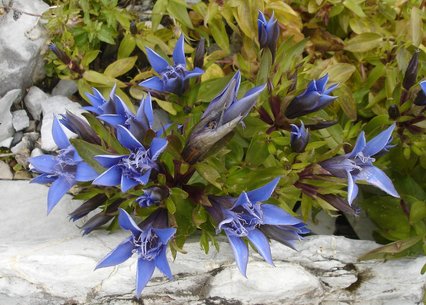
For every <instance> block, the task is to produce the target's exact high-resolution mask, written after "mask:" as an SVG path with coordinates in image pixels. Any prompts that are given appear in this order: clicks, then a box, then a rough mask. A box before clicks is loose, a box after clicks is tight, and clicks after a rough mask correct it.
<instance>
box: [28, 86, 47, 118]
mask: <svg viewBox="0 0 426 305" xmlns="http://www.w3.org/2000/svg"><path fill="white" fill-rule="evenodd" d="M48 98H49V95H47V94H46V93H44V92H43V90H41V89H39V88H38V87H36V86H32V87H31V88H30V90H28V93H27V95H26V96H25V98H24V102H25V106H26V107H27V110H28V112H29V113H30V114H31V116H32V117H33V119H34V120H37V121H38V120H40V118H41V112H42V108H41V104H42V103H44V102H45V101H46V100H47V99H48Z"/></svg>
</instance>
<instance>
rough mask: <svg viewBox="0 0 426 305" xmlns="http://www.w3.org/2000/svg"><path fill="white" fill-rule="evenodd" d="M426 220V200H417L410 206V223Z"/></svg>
mask: <svg viewBox="0 0 426 305" xmlns="http://www.w3.org/2000/svg"><path fill="white" fill-rule="evenodd" d="M421 220H426V202H424V201H420V200H416V201H415V202H414V204H412V205H411V208H410V223H411V224H415V223H416V222H418V221H421Z"/></svg>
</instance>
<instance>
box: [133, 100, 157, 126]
mask: <svg viewBox="0 0 426 305" xmlns="http://www.w3.org/2000/svg"><path fill="white" fill-rule="evenodd" d="M136 119H137V120H139V121H141V122H142V123H143V125H144V127H145V128H146V129H149V128H152V125H153V124H154V111H153V110H152V101H151V94H150V93H149V92H148V94H147V96H146V97H145V98H144V99H142V100H141V103H140V105H139V108H138V111H137V113H136Z"/></svg>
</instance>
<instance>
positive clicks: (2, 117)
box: [0, 27, 22, 141]
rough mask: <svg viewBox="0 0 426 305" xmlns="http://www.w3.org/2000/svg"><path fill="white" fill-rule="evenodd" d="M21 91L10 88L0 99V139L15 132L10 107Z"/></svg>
mask: <svg viewBox="0 0 426 305" xmlns="http://www.w3.org/2000/svg"><path fill="white" fill-rule="evenodd" d="M0 28H1V27H0ZM0 54H1V53H0ZM0 73H1V69H0ZM21 92H22V90H21V89H15V90H11V91H9V92H7V93H6V94H5V95H4V96H3V97H2V98H1V99H0V141H3V140H5V139H7V138H10V137H11V136H13V134H14V133H15V129H14V128H13V123H12V122H13V116H12V113H11V112H10V107H12V105H13V103H14V102H15V101H17V100H19V99H20V98H21Z"/></svg>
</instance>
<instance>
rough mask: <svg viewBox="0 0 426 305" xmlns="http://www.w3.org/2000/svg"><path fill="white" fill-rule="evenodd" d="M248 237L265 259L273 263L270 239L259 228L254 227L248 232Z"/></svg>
mask: <svg viewBox="0 0 426 305" xmlns="http://www.w3.org/2000/svg"><path fill="white" fill-rule="evenodd" d="M247 238H248V239H249V240H250V241H251V242H252V244H253V245H254V246H255V247H256V249H257V252H259V254H260V255H262V257H263V258H264V259H265V261H266V262H268V263H269V264H271V265H273V264H274V263H273V262H272V254H271V247H270V246H269V241H268V239H267V238H266V236H265V235H264V234H263V233H262V232H261V231H259V230H258V229H254V230H251V231H249V232H248V235H247Z"/></svg>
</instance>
